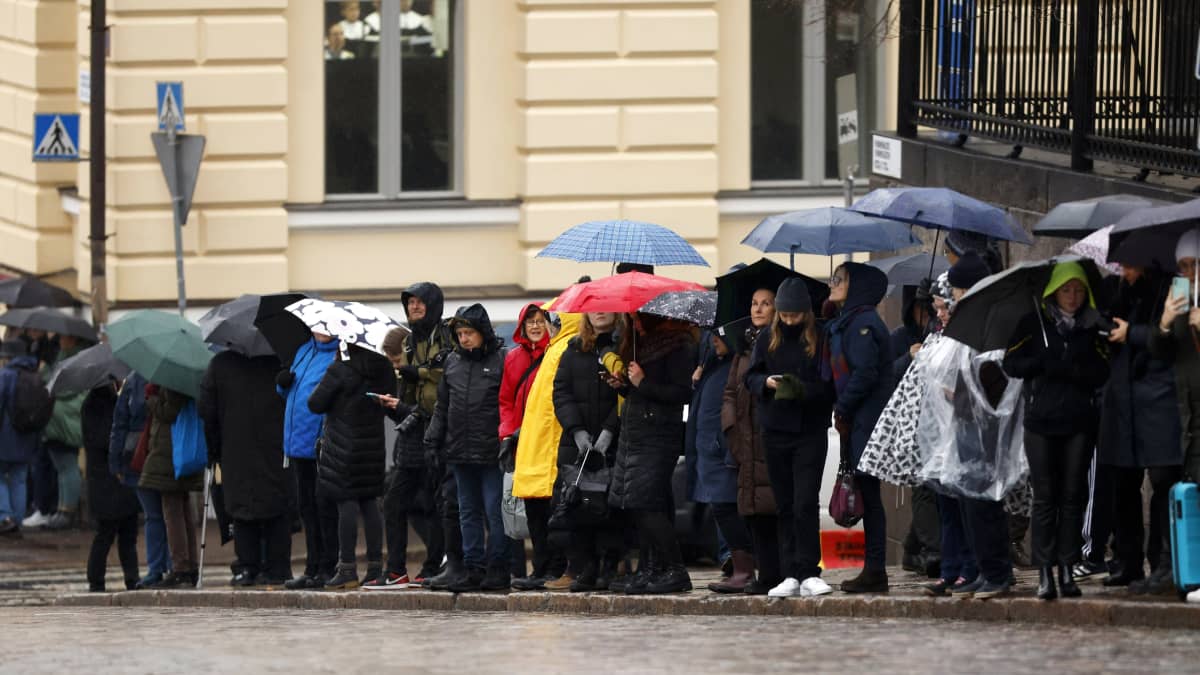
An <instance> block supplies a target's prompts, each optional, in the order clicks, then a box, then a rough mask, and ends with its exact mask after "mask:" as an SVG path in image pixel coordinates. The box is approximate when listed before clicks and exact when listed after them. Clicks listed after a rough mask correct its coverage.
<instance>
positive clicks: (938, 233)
mask: <svg viewBox="0 0 1200 675" xmlns="http://www.w3.org/2000/svg"><path fill="white" fill-rule="evenodd" d="M941 236H942V230H941V228H938V229H936V230H934V231H933V250H932V251H930V254H929V279H930V280H931V281H932V280H933V265H934V263H936V262H937V246H938V239H939V238H940V237H941Z"/></svg>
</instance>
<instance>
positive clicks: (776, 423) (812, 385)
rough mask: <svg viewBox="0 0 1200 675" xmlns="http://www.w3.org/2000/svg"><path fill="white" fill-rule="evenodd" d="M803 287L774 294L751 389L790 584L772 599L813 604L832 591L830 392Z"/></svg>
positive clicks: (784, 287) (792, 285) (788, 284)
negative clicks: (827, 543)
mask: <svg viewBox="0 0 1200 675" xmlns="http://www.w3.org/2000/svg"><path fill="white" fill-rule="evenodd" d="M812 305H813V303H812V299H811V297H810V296H809V294H808V289H807V288H806V287H805V285H804V281H803V280H802V279H799V278H791V279H787V280H785V281H784V282H783V283H782V284H781V285H780V286H779V291H778V292H777V293H776V295H775V318H774V319H773V320H772V322H771V328H770V334H769V336H767V337H766V338H764V339H759V340H757V341H756V342H755V345H754V353H753V356H752V357H751V365H750V370H749V372H748V373H747V374H746V387H747V388H748V389H749V390H750V391H752V392H754V393H755V395H756V396H758V397H759V406H758V411H759V415H758V419H759V424H760V425H761V427H762V430H763V444H764V446H765V448H766V454H767V473H768V474H769V478H770V480H771V486H772V490H773V491H774V493H775V503H776V509H777V512H778V514H779V557H780V562H781V567H782V568H783V573H784V575H786V578H785V579H784V580H783V582H782V583H780V584H778V585H776V586H775V587H774V588H772V589H771V590H770V591H768V593H767V595H768V596H769V597H772V598H787V597H811V596H817V595H825V594H827V593H830V592H832V591H833V589H832V588H830V587H829V584H827V583H825V582H824V581H822V580H821V568H820V566H819V563H820V560H821V523H820V507H819V503H818V500H819V495H820V492H821V474H822V473H823V472H824V470H825V456H826V454H827V452H828V441H827V437H828V431H829V422H830V417H831V413H832V407H833V399H834V393H833V385H832V383H830V382H828V381H825V380H824V379H823V378H822V377H821V373H820V354H821V351H822V347H823V344H822V338H821V336H822V332H821V331H820V330H819V329H818V328H817V324H816V318H815V316H814V315H813V311H812Z"/></svg>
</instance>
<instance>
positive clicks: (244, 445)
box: [196, 351, 293, 520]
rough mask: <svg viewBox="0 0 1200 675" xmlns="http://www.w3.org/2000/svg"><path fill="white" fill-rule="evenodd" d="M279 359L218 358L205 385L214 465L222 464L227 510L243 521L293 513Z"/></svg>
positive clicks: (201, 402)
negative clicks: (285, 460) (285, 457)
mask: <svg viewBox="0 0 1200 675" xmlns="http://www.w3.org/2000/svg"><path fill="white" fill-rule="evenodd" d="M279 368H280V366H279V359H277V358H275V357H274V356H260V357H258V358H253V359H251V358H247V357H245V356H242V355H241V354H238V353H236V352H232V351H226V352H222V353H220V354H217V355H216V356H214V357H213V360H212V361H210V362H209V364H208V370H207V371H206V372H205V373H204V379H203V380H202V381H201V382H200V395H199V397H198V398H197V399H196V411H197V412H198V413H199V414H200V419H202V420H204V432H205V437H206V438H207V440H208V459H209V461H210V462H219V463H220V464H221V484H222V486H223V490H224V497H225V509H226V510H227V511H228V512H229V515H231V516H233V518H235V519H237V520H266V519H268V518H275V517H276V516H280V515H283V514H285V513H287V512H288V507H289V504H290V494H291V490H290V486H291V480H293V479H292V478H291V475H290V473H289V472H288V471H287V470H286V469H284V468H283V411H284V401H283V399H282V398H280V396H279V394H277V393H275V374H276V373H278V372H279Z"/></svg>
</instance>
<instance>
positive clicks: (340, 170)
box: [322, 0, 461, 198]
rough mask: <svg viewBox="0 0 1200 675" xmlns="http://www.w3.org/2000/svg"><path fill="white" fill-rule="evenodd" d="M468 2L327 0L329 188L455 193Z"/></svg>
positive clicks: (381, 193)
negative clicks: (462, 15)
mask: <svg viewBox="0 0 1200 675" xmlns="http://www.w3.org/2000/svg"><path fill="white" fill-rule="evenodd" d="M460 4H461V3H460V2H459V1H457V0H374V1H373V2H359V1H358V0H326V2H325V34H324V35H323V36H322V42H323V46H324V53H325V193H326V194H327V195H330V196H338V195H355V196H377V197H384V198H395V197H400V196H407V195H409V193H418V194H429V193H450V192H454V191H455V189H456V188H457V183H458V181H457V180H456V179H455V176H456V173H457V170H458V163H459V162H458V154H457V152H458V127H459V125H458V119H459V114H458V106H459V104H460V101H459V99H460V98H461V97H460V95H459V93H460V92H461V89H460V88H459V87H458V83H459V82H460V80H461V78H460V77H459V76H458V61H459V56H460V54H459V53H458V51H459V48H460V45H459V43H458V37H459V21H460V19H459V17H458V13H459V5H460ZM388 26H391V27H393V28H392V29H390V30H389V29H388V28H387V27H388Z"/></svg>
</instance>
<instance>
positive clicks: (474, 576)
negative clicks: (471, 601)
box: [447, 567, 487, 593]
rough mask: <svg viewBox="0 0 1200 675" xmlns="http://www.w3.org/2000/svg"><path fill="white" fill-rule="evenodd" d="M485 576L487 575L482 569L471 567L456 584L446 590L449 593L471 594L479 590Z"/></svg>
mask: <svg viewBox="0 0 1200 675" xmlns="http://www.w3.org/2000/svg"><path fill="white" fill-rule="evenodd" d="M485 576H487V573H486V572H484V570H483V568H482V567H472V568H471V569H469V570H467V573H466V574H465V575H464V576H463V577H461V578H460V579H459V580H458V582H456V583H453V584H450V588H449V589H447V590H449V591H450V592H451V593H473V592H475V591H478V590H480V587H481V586H482V585H483V578H484V577H485Z"/></svg>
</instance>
